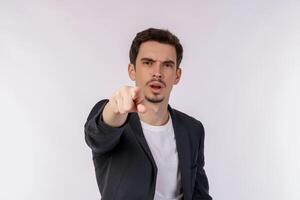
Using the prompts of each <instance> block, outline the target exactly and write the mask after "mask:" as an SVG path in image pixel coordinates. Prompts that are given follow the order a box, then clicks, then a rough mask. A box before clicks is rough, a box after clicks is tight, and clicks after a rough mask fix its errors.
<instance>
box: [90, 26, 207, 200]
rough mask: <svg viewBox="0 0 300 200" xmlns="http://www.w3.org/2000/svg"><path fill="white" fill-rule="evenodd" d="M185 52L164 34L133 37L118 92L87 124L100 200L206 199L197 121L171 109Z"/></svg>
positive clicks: (153, 31) (98, 106)
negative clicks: (132, 83) (125, 75)
mask: <svg viewBox="0 0 300 200" xmlns="http://www.w3.org/2000/svg"><path fill="white" fill-rule="evenodd" d="M182 53H183V49H182V46H181V44H180V42H179V40H178V38H177V37H176V36H175V35H173V34H172V33H170V32H169V31H167V30H161V29H154V28H150V29H147V30H144V31H142V32H140V33H138V34H137V35H136V37H135V39H134V40H133V42H132V45H131V48H130V55H129V56H130V64H129V65H128V74H129V77H130V79H131V80H132V81H135V87H131V86H123V87H121V88H120V89H119V90H117V91H116V92H115V93H114V94H113V95H112V96H111V97H110V98H109V100H107V99H105V100H102V101H100V102H98V103H97V104H96V105H95V106H94V108H93V109H92V111H91V113H90V115H89V117H88V119H87V122H86V124H85V139H86V142H87V144H88V145H89V147H90V148H91V149H92V153H93V161H94V165H95V171H96V178H97V183H98V187H99V190H100V193H101V195H102V199H104V200H106V199H107V200H110V199H121V200H127V199H128V200H136V199H137V200H148V199H157V200H165V199H168V200H171V199H172V200H177V199H185V200H186V199H199V200H210V199H211V197H210V196H209V194H208V181H207V177H206V174H205V171H204V169H203V167H204V129H203V126H202V124H201V122H199V121H197V120H196V119H194V118H192V117H190V116H188V115H186V114H184V113H182V112H179V111H177V110H175V109H172V108H171V107H170V106H169V105H168V102H169V97H170V93H171V90H172V87H173V85H176V84H177V83H179V80H180V77H181V68H180V67H179V65H180V62H181V59H182Z"/></svg>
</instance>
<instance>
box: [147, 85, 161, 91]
mask: <svg viewBox="0 0 300 200" xmlns="http://www.w3.org/2000/svg"><path fill="white" fill-rule="evenodd" d="M150 87H151V88H152V89H156V90H158V89H160V88H161V86H160V85H150Z"/></svg>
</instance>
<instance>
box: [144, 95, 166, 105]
mask: <svg viewBox="0 0 300 200" xmlns="http://www.w3.org/2000/svg"><path fill="white" fill-rule="evenodd" d="M145 99H146V100H147V101H148V102H150V103H161V102H163V101H164V97H147V96H145Z"/></svg>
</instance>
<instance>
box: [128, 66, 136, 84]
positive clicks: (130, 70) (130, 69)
mask: <svg viewBox="0 0 300 200" xmlns="http://www.w3.org/2000/svg"><path fill="white" fill-rule="evenodd" d="M128 75H129V77H130V79H131V80H132V81H135V69H134V65H133V64H129V65H128Z"/></svg>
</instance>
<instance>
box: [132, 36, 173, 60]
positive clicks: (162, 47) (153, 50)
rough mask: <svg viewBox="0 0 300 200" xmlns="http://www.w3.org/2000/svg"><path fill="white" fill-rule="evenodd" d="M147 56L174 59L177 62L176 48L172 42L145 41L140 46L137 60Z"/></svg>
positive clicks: (156, 58)
mask: <svg viewBox="0 0 300 200" xmlns="http://www.w3.org/2000/svg"><path fill="white" fill-rule="evenodd" d="M145 57H146V58H151V59H153V60H161V61H163V60H172V61H174V62H175V63H176V49H175V47H174V46H172V45H170V44H164V43H160V42H156V41H147V42H143V43H142V44H141V46H140V49H139V53H138V55H137V60H139V59H141V58H145Z"/></svg>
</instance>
